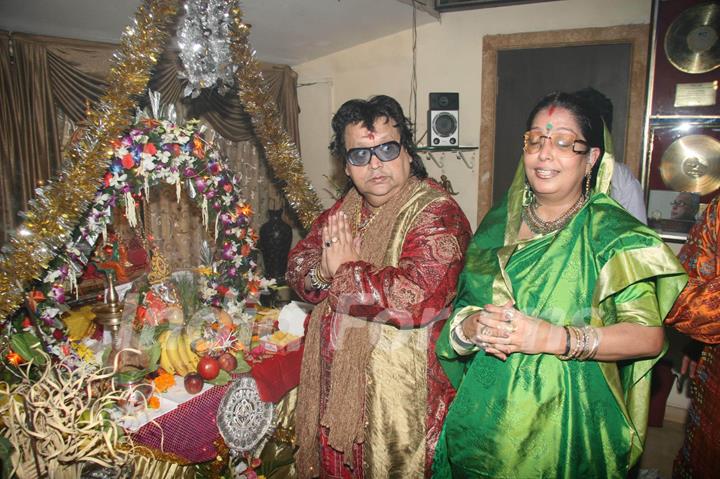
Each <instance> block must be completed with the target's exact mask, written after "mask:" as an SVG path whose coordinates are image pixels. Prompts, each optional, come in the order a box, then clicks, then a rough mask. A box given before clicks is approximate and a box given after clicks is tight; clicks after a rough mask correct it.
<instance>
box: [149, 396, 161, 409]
mask: <svg viewBox="0 0 720 479" xmlns="http://www.w3.org/2000/svg"><path fill="white" fill-rule="evenodd" d="M148 408H150V409H160V398H158V397H157V396H152V397H151V398H150V399H148Z"/></svg>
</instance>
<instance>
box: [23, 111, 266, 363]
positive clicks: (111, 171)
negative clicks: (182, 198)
mask: <svg viewBox="0 0 720 479" xmlns="http://www.w3.org/2000/svg"><path fill="white" fill-rule="evenodd" d="M112 148H113V155H112V159H111V161H110V166H109V168H108V170H107V172H106V173H105V175H104V176H103V184H102V186H101V187H100V189H98V191H97V193H96V195H95V199H94V201H93V203H92V206H91V207H90V210H89V211H88V213H87V214H86V216H85V218H84V219H83V221H82V222H81V223H80V225H79V226H78V228H77V230H76V232H75V235H74V236H73V239H72V240H71V241H69V242H68V243H67V244H66V245H65V249H64V251H65V253H64V254H61V255H59V256H58V257H57V258H56V260H55V261H54V262H53V264H52V265H51V267H50V268H49V269H48V271H47V273H46V274H45V276H44V277H43V280H42V287H41V288H39V290H37V291H35V292H34V293H33V294H34V297H35V299H36V301H37V308H36V314H37V316H38V317H39V318H40V319H41V328H42V330H43V332H44V334H45V335H46V336H47V337H46V338H45V339H46V343H48V344H49V345H50V351H49V352H51V353H52V354H54V355H56V356H58V357H64V356H68V355H71V348H70V347H69V346H68V344H67V343H66V342H65V340H66V336H65V330H64V326H63V324H62V322H61V321H60V320H59V316H60V314H61V312H62V311H63V310H65V309H67V307H66V306H65V304H64V303H65V301H66V288H67V287H70V288H73V287H75V286H76V284H77V279H76V278H77V277H78V276H79V275H80V274H81V273H82V271H83V268H84V266H85V264H86V263H87V261H88V258H89V257H90V256H91V254H92V251H93V249H94V246H95V244H96V242H97V240H98V238H99V237H100V236H103V237H106V232H107V227H108V225H109V224H110V222H111V221H112V208H113V207H116V206H119V205H121V204H124V208H125V212H126V216H127V218H128V220H129V221H131V220H130V219H131V218H133V217H135V208H136V202H137V201H139V200H140V199H141V198H142V197H145V198H147V197H148V195H149V193H150V188H151V187H152V186H154V185H157V184H160V183H166V184H170V185H175V186H176V191H177V194H178V199H179V195H180V193H181V190H182V188H183V185H185V189H186V191H187V193H188V195H189V196H190V197H191V198H192V199H194V200H195V201H196V203H197V204H198V205H199V206H200V208H201V209H202V212H203V214H202V216H203V221H204V223H205V225H206V227H209V226H210V225H214V226H213V227H214V231H213V232H214V237H215V242H216V249H217V253H216V255H215V258H213V261H212V264H209V265H206V266H205V267H204V268H201V269H200V272H201V274H202V275H203V277H204V284H203V286H202V287H201V291H200V294H201V299H202V300H203V301H204V302H205V304H207V305H211V306H223V307H224V308H225V309H226V310H227V312H228V313H229V314H231V315H232V314H239V313H241V312H242V311H243V309H244V302H245V297H246V296H247V295H248V294H255V293H257V292H258V290H259V288H260V287H261V283H262V278H260V277H258V276H257V275H256V274H255V267H256V262H255V259H254V256H255V254H256V241H257V235H256V233H255V231H254V230H253V229H252V228H251V227H250V220H251V218H252V214H253V212H252V209H251V207H250V205H249V204H247V203H246V202H245V201H244V200H243V199H242V197H241V196H240V182H239V179H238V177H237V176H236V175H235V174H234V173H233V171H232V170H231V169H229V168H228V166H227V164H226V163H225V161H224V159H223V158H222V157H221V156H220V154H219V153H218V151H217V150H215V149H213V148H212V147H211V146H210V145H208V144H207V143H206V142H205V140H204V139H203V137H202V135H201V134H200V132H199V125H198V123H197V122H196V121H191V122H188V123H186V124H185V125H182V126H179V125H175V124H173V123H171V122H169V121H159V120H155V119H145V120H142V121H141V122H139V123H138V124H137V125H135V126H134V127H133V128H132V129H130V130H129V131H128V132H127V134H126V135H124V136H123V137H121V138H119V139H117V140H114V141H113V142H112ZM31 326H32V325H31V324H30V322H29V321H28V320H27V319H24V320H22V321H21V322H20V324H19V325H18V327H17V328H16V330H18V331H20V330H22V331H30V330H31Z"/></svg>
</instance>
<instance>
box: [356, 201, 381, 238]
mask: <svg viewBox="0 0 720 479" xmlns="http://www.w3.org/2000/svg"><path fill="white" fill-rule="evenodd" d="M363 204H364V201H362V200H361V201H360V205H359V207H358V212H357V221H356V222H355V225H356V228H357V233H358V234H360V235H362V234H363V233H365V230H366V229H367V227H368V226H370V224H371V223H372V222H373V221H374V220H375V218H377V216H378V213H380V210H382V206H380V207H378V208H377V209H376V210H375V211H372V213H371V214H370V216H369V217H367V218H366V219H365V221H363V220H362V211H363ZM383 206H384V205H383Z"/></svg>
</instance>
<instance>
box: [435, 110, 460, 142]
mask: <svg viewBox="0 0 720 479" xmlns="http://www.w3.org/2000/svg"><path fill="white" fill-rule="evenodd" d="M432 129H433V131H434V132H435V134H436V135H437V136H440V137H443V138H447V137H448V136H450V135H452V134H453V133H455V132H456V131H457V120H456V119H455V116H453V115H451V114H450V113H447V112H442V113H440V114H439V115H437V116H436V117H435V119H434V120H433V123H432Z"/></svg>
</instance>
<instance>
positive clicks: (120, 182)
mask: <svg viewBox="0 0 720 479" xmlns="http://www.w3.org/2000/svg"><path fill="white" fill-rule="evenodd" d="M126 182H127V175H126V174H125V173H123V174H122V175H118V174H117V173H113V175H112V178H110V186H112V187H113V188H116V189H120V188H122V187H123V186H125V183H126Z"/></svg>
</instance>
